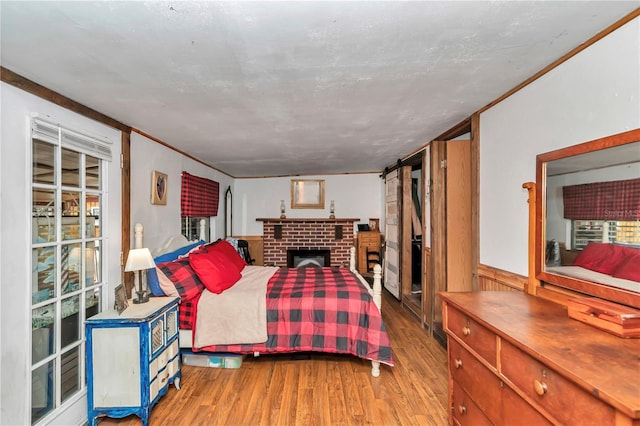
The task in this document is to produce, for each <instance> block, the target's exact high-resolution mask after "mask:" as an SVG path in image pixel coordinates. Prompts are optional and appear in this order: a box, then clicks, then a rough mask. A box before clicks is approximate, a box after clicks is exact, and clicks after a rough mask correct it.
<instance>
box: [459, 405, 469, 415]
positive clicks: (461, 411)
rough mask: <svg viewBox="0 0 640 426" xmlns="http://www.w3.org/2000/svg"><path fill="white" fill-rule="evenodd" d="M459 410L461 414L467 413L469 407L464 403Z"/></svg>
mask: <svg viewBox="0 0 640 426" xmlns="http://www.w3.org/2000/svg"><path fill="white" fill-rule="evenodd" d="M458 412H459V413H460V414H467V407H465V406H464V405H461V406H459V407H458Z"/></svg>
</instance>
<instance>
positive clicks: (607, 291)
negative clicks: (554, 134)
mask: <svg viewBox="0 0 640 426" xmlns="http://www.w3.org/2000/svg"><path fill="white" fill-rule="evenodd" d="M633 142H640V129H635V130H630V131H628V132H624V133H618V134H616V135H612V136H607V137H604V138H600V139H595V140H592V141H590V142H585V143H582V144H578V145H573V146H570V147H567V148H562V149H558V150H556V151H551V152H547V153H544V154H539V155H538V156H536V187H537V188H538V189H537V191H538V195H537V197H536V235H535V276H536V278H537V279H539V280H540V281H541V283H542V285H545V284H552V285H556V286H559V287H564V288H566V289H569V290H573V291H576V292H580V293H584V294H586V295H589V296H594V297H598V298H602V299H606V300H610V301H613V302H617V303H622V304H625V305H628V306H632V307H635V308H640V293H636V292H633V291H630V290H625V289H621V288H616V287H611V286H607V285H604V284H599V283H595V282H591V281H585V280H581V279H577V278H572V277H568V276H563V275H557V274H552V273H550V272H546V271H545V270H544V266H545V247H546V244H545V242H546V240H545V235H546V220H545V219H546V199H547V194H546V163H547V162H549V161H553V160H558V159H561V158H567V157H571V156H575V155H579V154H584V153H588V152H594V151H599V150H603V149H606V148H611V147H616V146H620V145H625V144H629V143H633Z"/></svg>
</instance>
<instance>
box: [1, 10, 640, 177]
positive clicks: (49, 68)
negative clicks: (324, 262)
mask: <svg viewBox="0 0 640 426" xmlns="http://www.w3.org/2000/svg"><path fill="white" fill-rule="evenodd" d="M639 5H640V2H639V1H622V2H617V1H602V2H600V1H568V2H561V1H544V2H543V1H533V2H527V1H506V2H505V1H488V2H484V1H471V2H462V1H424V2H181V1H176V2H137V1H129V2H113V1H105V2H87V1H83V2H48V1H41V2H28V1H19V2H12V1H2V2H1V3H0V7H1V9H0V14H1V30H0V31H1V33H0V35H1V62H2V66H3V67H5V68H7V69H9V70H11V71H14V72H16V73H18V74H20V75H22V76H24V77H26V78H28V79H31V80H33V81H35V82H37V83H39V84H41V85H43V86H45V87H47V88H49V89H52V90H54V91H56V92H59V93H61V94H63V95H65V96H67V97H69V98H71V99H74V100H75V101H78V102H80V103H82V104H84V105H86V106H88V107H91V108H93V109H95V110H97V111H99V112H102V113H103V114H106V115H108V116H110V117H112V118H114V119H116V120H118V121H120V122H122V123H124V124H126V125H129V126H131V127H134V128H136V129H139V130H141V131H142V132H145V133H148V134H150V135H152V136H154V137H155V138H157V139H159V140H162V141H163V142H165V143H167V144H169V145H172V146H174V147H176V148H178V149H180V150H182V151H184V152H186V153H188V154H190V155H192V156H194V157H196V158H198V159H200V160H202V161H204V162H205V163H207V164H210V165H212V166H214V167H216V168H218V169H219V170H222V171H224V172H226V173H228V174H230V175H232V176H235V177H252V176H278V175H296V174H330V173H344V172H363V171H375V172H377V171H380V170H382V169H383V168H384V167H385V166H387V165H389V164H392V163H394V162H395V160H396V159H398V158H401V157H404V156H406V155H407V154H409V153H411V152H412V151H414V150H415V149H417V148H419V147H420V146H422V145H424V144H425V143H427V142H428V141H430V140H432V139H433V138H435V137H436V136H438V135H439V134H441V133H443V132H444V131H446V130H448V129H449V128H451V127H452V126H454V125H455V124H457V123H459V122H460V121H462V120H463V119H465V118H467V117H469V115H470V114H472V113H473V112H475V111H477V110H478V109H479V108H481V107H482V106H484V105H486V104H488V103H489V102H491V101H493V100H495V99H496V98H497V97H499V96H500V95H502V94H504V93H505V92H507V91H508V90H509V89H511V88H513V87H514V86H516V85H517V84H519V83H521V82H522V81H524V80H526V79H527V78H528V77H530V76H532V75H533V74H534V73H536V72H537V71H539V70H540V69H542V68H544V67H545V66H547V65H548V64H550V63H551V62H553V61H554V60H556V59H558V58H560V57H561V56H563V55H564V54H565V53H567V52H569V51H570V50H572V49H573V48H575V47H577V46H578V45H579V44H580V43H582V42H584V41H586V40H588V39H589V38H590V37H592V36H593V35H595V34H596V33H598V32H599V31H601V30H603V29H604V28H606V27H608V26H609V25H611V24H613V23H614V22H615V21H617V20H618V19H620V18H622V17H623V16H625V15H626V14H628V13H630V12H632V11H633V10H634V9H635V8H637V7H638V6H639Z"/></svg>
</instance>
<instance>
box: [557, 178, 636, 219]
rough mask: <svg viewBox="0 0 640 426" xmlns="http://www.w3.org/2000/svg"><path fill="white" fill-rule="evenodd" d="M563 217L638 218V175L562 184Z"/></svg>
mask: <svg viewBox="0 0 640 426" xmlns="http://www.w3.org/2000/svg"><path fill="white" fill-rule="evenodd" d="M562 199H563V202H564V217H565V219H584V220H636V219H640V178H637V179H627V180H617V181H609V182H594V183H584V184H580V185H570V186H563V187H562Z"/></svg>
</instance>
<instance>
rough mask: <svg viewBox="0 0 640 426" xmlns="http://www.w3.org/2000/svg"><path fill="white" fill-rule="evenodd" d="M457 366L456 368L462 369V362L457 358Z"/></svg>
mask: <svg viewBox="0 0 640 426" xmlns="http://www.w3.org/2000/svg"><path fill="white" fill-rule="evenodd" d="M455 365H456V368H460V367H462V360H461V359H460V358H456V361H455Z"/></svg>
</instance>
